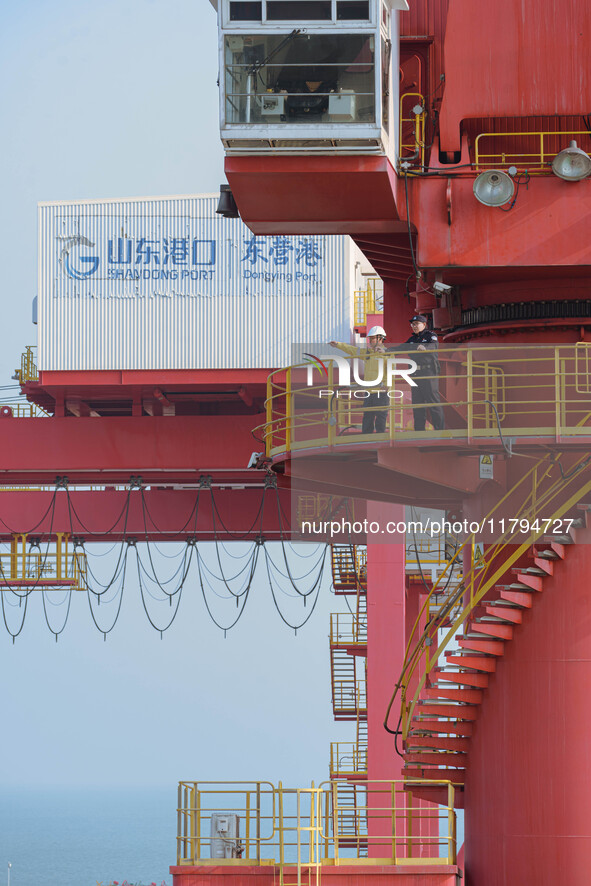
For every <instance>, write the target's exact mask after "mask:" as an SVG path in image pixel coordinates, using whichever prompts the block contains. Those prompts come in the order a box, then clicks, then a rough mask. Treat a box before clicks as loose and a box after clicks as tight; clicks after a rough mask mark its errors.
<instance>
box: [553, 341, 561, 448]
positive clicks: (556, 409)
mask: <svg viewBox="0 0 591 886" xmlns="http://www.w3.org/2000/svg"><path fill="white" fill-rule="evenodd" d="M554 404H555V405H554V421H555V424H556V427H555V428H554V433H555V435H556V437H557V438H558V437H559V436H560V356H559V352H558V348H556V347H555V348H554Z"/></svg>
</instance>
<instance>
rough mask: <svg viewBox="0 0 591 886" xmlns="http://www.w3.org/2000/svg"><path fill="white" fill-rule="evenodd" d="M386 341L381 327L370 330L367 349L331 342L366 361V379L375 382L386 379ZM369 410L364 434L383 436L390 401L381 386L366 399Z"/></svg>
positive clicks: (362, 431) (362, 430) (363, 425)
mask: <svg viewBox="0 0 591 886" xmlns="http://www.w3.org/2000/svg"><path fill="white" fill-rule="evenodd" d="M385 340H386V330H385V329H383V328H382V327H381V326H372V327H371V329H368V331H367V334H366V337H365V341H366V347H365V348H358V347H356V346H355V345H346V344H344V343H343V342H338V341H331V342H330V344H331V345H332V347H333V348H338V349H339V350H340V351H344V352H345V354H348V355H349V356H350V357H358V358H359V359H360V360H363V361H364V369H365V371H364V378H367V379H370V380H372V381H373V380H374V379H376V378H378V376H380V377H384V375H385V373H384V366H383V361H384V359H385V358H386V357H387V353H386V348H385V346H384V342H385ZM364 402H365V405H366V407H367V409H366V410H365V411H364V413H363V421H362V424H361V433H362V434H373V432H374V431H375V433H376V434H383V433H384V431H385V430H386V415H387V410H388V403H389V401H388V399H387V397H386V396H385V390H384V388H383V387H380V386H379V385H378V386H377V387H372V388H371V392H369V393H368V396H367V397H366V399H365V401H364Z"/></svg>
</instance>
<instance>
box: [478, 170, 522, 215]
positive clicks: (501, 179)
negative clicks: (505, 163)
mask: <svg viewBox="0 0 591 886" xmlns="http://www.w3.org/2000/svg"><path fill="white" fill-rule="evenodd" d="M472 190H473V191H474V196H475V197H476V199H477V200H478V201H480V203H483V204H484V205H485V206H503V204H504V203H508V202H509V200H510V199H511V197H512V196H513V194H514V193H515V184H514V182H513V179H512V178H511V176H510V175H507V173H506V172H501V171H500V170H499V169H489V170H487V172H481V173H480V175H479V176H477V177H476V178H475V180H474V186H473V188H472Z"/></svg>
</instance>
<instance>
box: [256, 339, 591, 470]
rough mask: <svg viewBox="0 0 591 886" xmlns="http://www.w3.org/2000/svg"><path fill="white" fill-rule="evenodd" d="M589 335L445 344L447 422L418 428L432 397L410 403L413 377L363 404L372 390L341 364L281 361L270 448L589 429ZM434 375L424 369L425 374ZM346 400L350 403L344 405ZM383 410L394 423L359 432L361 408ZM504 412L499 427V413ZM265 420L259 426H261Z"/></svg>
mask: <svg viewBox="0 0 591 886" xmlns="http://www.w3.org/2000/svg"><path fill="white" fill-rule="evenodd" d="M589 347H590V345H588V344H586V343H579V344H578V345H556V346H530V347H528V346H520V347H519V349H517V348H512V347H506V346H501V345H486V346H478V347H461V348H454V347H451V348H445V349H443V348H442V349H441V350H440V354H439V356H440V360H441V363H442V364H443V367H444V371H443V372H442V374H441V376H440V377H439V378H440V381H441V384H442V386H444V387H443V393H444V398H443V401H442V408H443V410H444V415H445V417H446V424H447V428H446V430H442V431H426V432H416V431H414V429H413V420H412V416H413V412H414V410H415V409H418V408H424V407H425V406H426V407H427V408H428V406H429V404H420V403H412V402H411V399H410V387H409V386H408V385H407V384H406V383H405V382H404V381H399V382H397V388H398V389H397V390H394V389H391V390H388V391H387V390H382V395H383V400H384V405H383V406H377V407H372V408H371V409H370V410H367V407H364V398H365V397H366V396H367V393H368V391H367V390H365V389H364V388H363V387H362V386H361V385H357V386H351V385H349V386H348V387H339V385H338V384H337V383H336V379H337V373H336V372H334V364H333V362H332V361H329V365H328V377H327V376H326V375H324V376H323V377H321V378H318V376H316V377H314V376H313V375H312V378H311V381H312V384H310V385H308V384H307V381H308V380H309V373H310V370H311V367H310V366H306V365H296V366H291V367H288V368H287V369H281V370H276V371H275V372H274V373H272V374H271V375H270V376H269V379H268V384H267V400H266V415H267V421H266V423H265V425H264V426H262V427H261V430H263V433H264V437H265V440H266V443H267V455H268V456H269V457H274V456H276V455H278V454H281V453H282V452H287V451H290V450H302V449H314V448H324V447H328V446H331V447H339V446H348V447H350V446H351V444H352V443H354V444H358V443H369V442H375V441H380V440H391V441H392V442H396V441H397V440H401V441H402V440H406V439H416V438H417V434H420V435H421V436H420V438H419V439H425V436H424V435H425V434H428V435H430V436H433V437H435V438H437V439H442V440H448V441H450V442H451V441H452V440H466V441H470V440H478V439H480V440H488V441H490V443H491V445H492V446H497V447H498V446H499V445H501V444H502V436H501V435H510V436H512V437H522V438H530V439H531V440H532V442H534V443H535V442H536V440H537V441H539V443H540V445H543V446H547V445H548V442H556V441H557V440H559V439H560V438H561V437H562V438H564V437H572V438H576V437H577V436H579V437H580V436H583V435H584V436H590V435H591V427H590V423H589V422H588V421H586V420H585V421H582V420H581V419H582V418H583V417H584V416H586V414H587V404H588V390H587V389H589V390H591V358H590V357H589V353H588V348H589ZM405 356H406V357H408V358H409V359H413V357H416V352H415V351H408V352H405V351H397V352H396V354H395V355H393V359H394V358H396V359H400V358H402V357H405ZM435 377H436V376H426V375H423V376H422V378H423V379H427V378H435ZM343 403H345V404H347V407H348V408H347V409H342V408H341V405H342V404H343ZM378 410H380V411H385V412H386V414H387V417H388V420H389V430H386V431H385V432H384V433H383V434H361V433H359V430H360V428H359V425H360V424H361V419H362V414H363V412H364V411H378ZM501 422H502V428H501V426H500V423H501ZM257 430H258V429H257Z"/></svg>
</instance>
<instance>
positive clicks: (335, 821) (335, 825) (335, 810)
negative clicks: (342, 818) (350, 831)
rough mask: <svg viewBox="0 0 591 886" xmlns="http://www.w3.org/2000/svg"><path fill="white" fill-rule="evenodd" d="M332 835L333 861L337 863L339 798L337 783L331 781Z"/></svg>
mask: <svg viewBox="0 0 591 886" xmlns="http://www.w3.org/2000/svg"><path fill="white" fill-rule="evenodd" d="M332 837H333V841H334V863H335V865H338V863H339V799H338V794H337V785H336V783H335V782H332Z"/></svg>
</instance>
